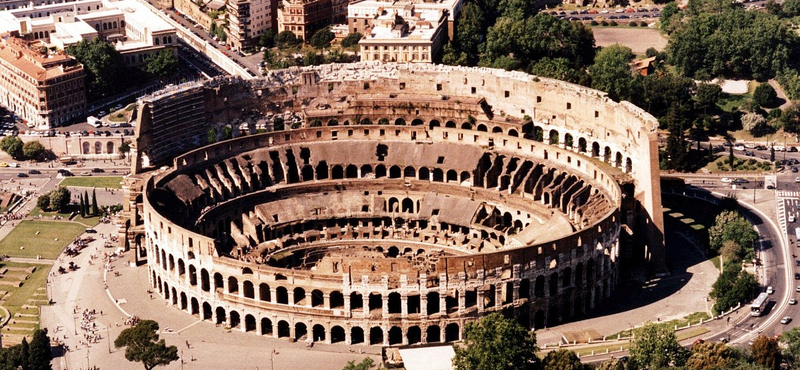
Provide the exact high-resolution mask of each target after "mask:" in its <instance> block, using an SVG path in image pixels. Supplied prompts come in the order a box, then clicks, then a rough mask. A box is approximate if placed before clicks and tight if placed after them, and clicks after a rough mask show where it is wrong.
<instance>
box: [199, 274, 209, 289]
mask: <svg viewBox="0 0 800 370" xmlns="http://www.w3.org/2000/svg"><path fill="white" fill-rule="evenodd" d="M209 280H210V279H209V276H208V271H206V269H201V270H200V287H201V288H202V289H203V291H205V292H208V291H211V284H210V282H209Z"/></svg>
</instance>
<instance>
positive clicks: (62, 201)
mask: <svg viewBox="0 0 800 370" xmlns="http://www.w3.org/2000/svg"><path fill="white" fill-rule="evenodd" d="M69 201H70V192H69V190H68V189H67V188H65V187H59V188H58V189H55V190H52V191H51V192H50V210H52V211H56V212H62V211H64V210H66V208H67V206H68V205H69Z"/></svg>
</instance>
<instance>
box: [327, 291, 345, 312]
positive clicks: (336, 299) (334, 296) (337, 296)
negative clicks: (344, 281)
mask: <svg viewBox="0 0 800 370" xmlns="http://www.w3.org/2000/svg"><path fill="white" fill-rule="evenodd" d="M329 302H330V308H342V307H344V295H343V294H342V292H340V291H338V290H334V291H332V292H331V294H330V297H329Z"/></svg>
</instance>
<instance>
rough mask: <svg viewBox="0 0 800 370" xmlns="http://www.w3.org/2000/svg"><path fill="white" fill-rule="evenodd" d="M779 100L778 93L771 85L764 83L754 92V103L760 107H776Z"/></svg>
mask: <svg viewBox="0 0 800 370" xmlns="http://www.w3.org/2000/svg"><path fill="white" fill-rule="evenodd" d="M777 99H778V93H777V92H775V89H774V88H773V87H772V86H771V85H770V84H769V83H766V82H764V83H762V84H760V85H758V86H757V87H756V89H755V91H753V102H754V103H756V104H758V106H760V107H774V106H775V101H776V100H777Z"/></svg>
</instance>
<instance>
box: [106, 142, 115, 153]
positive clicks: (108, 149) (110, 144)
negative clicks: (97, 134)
mask: <svg viewBox="0 0 800 370" xmlns="http://www.w3.org/2000/svg"><path fill="white" fill-rule="evenodd" d="M106 153H107V154H114V142H113V141H109V142H107V143H106Z"/></svg>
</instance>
